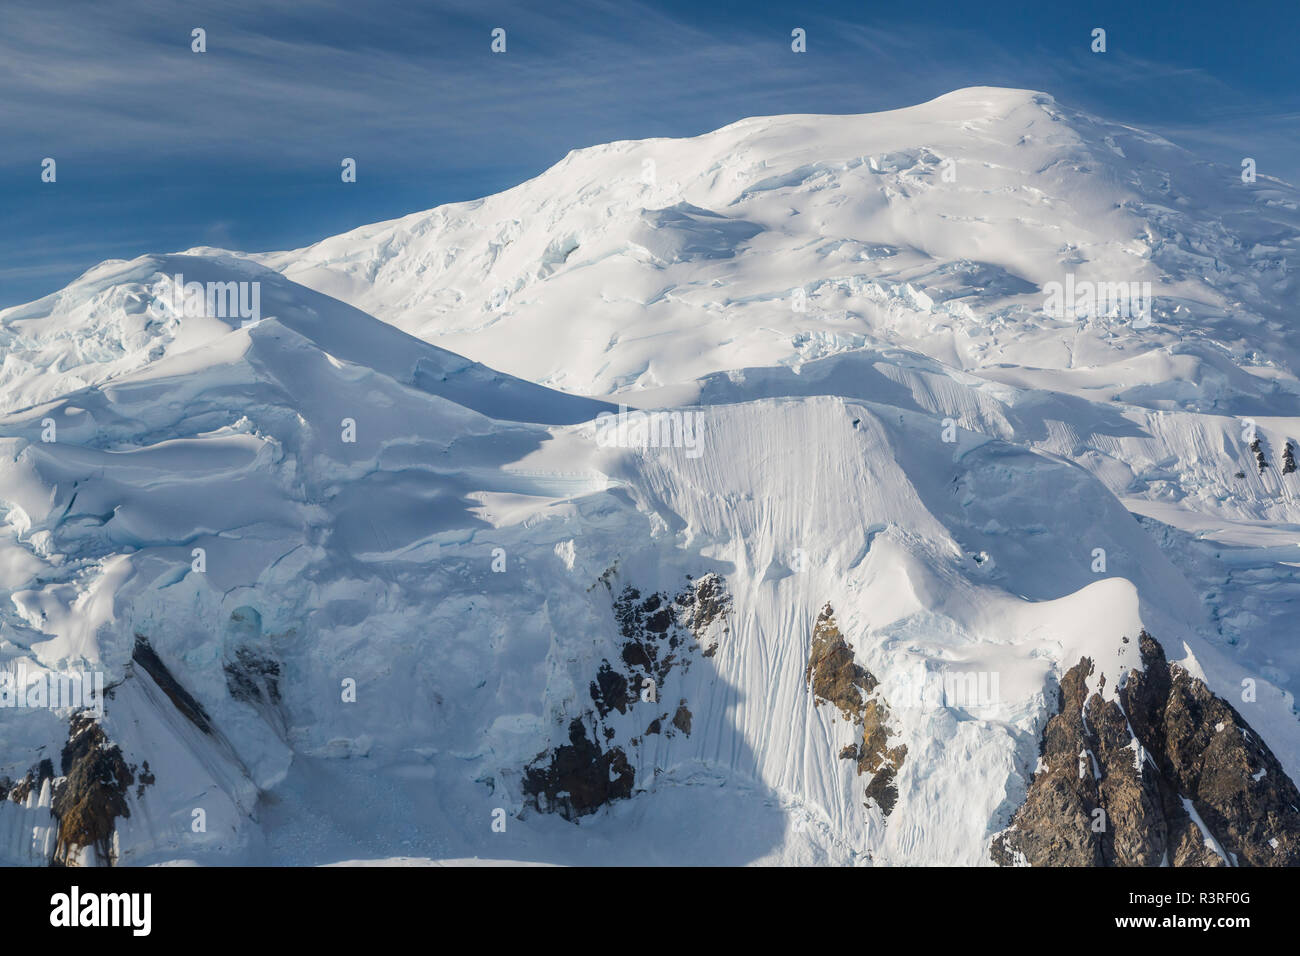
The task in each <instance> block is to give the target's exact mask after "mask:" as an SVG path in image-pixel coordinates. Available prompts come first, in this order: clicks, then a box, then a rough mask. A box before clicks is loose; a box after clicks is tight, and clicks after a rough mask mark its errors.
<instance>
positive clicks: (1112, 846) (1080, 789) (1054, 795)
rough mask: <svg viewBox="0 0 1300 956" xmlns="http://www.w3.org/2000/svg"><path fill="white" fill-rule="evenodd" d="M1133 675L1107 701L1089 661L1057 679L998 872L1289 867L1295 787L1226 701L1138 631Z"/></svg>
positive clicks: (1297, 834)
mask: <svg viewBox="0 0 1300 956" xmlns="http://www.w3.org/2000/svg"><path fill="white" fill-rule="evenodd" d="M1139 642H1140V644H1139V650H1140V653H1141V658H1142V669H1141V670H1138V669H1133V670H1131V671H1129V672H1128V673H1127V674H1126V675H1125V677H1124V681H1123V685H1122V686H1121V687H1120V688H1119V689H1118V691H1117V692H1116V693H1115V694H1114V696H1113V697H1112V699H1110V700H1107V699H1106V698H1105V696H1104V687H1099V688H1098V689H1097V690H1096V691H1093V692H1091V693H1089V691H1088V678H1089V677H1090V676H1091V675H1092V673H1093V670H1094V665H1093V661H1091V660H1090V659H1088V658H1083V659H1082V660H1080V661H1079V663H1078V664H1076V665H1075V666H1074V667H1072V668H1070V670H1069V671H1068V672H1066V674H1065V676H1064V677H1063V678H1062V680H1061V685H1060V690H1059V704H1058V708H1057V711H1058V712H1057V713H1056V714H1055V715H1054V716H1053V717H1052V718H1051V719H1050V720H1049V721H1048V722H1047V726H1046V728H1045V729H1044V731H1043V739H1042V745H1041V751H1040V753H1041V756H1040V758H1039V766H1038V769H1037V771H1036V772H1035V774H1034V777H1033V780H1032V782H1031V784H1030V786H1029V791H1028V794H1027V796H1026V799H1025V802H1024V804H1023V805H1022V806H1021V807H1020V809H1019V810H1018V811H1017V812H1016V814H1015V816H1014V818H1013V819H1012V822H1011V826H1010V827H1008V828H1007V829H1006V830H1005V831H1003V832H1002V833H1000V834H998V836H997V837H995V838H994V840H993V844H992V848H991V853H992V857H993V860H994V861H995V862H997V863H998V864H1000V865H1004V866H1005V865H1018V864H1019V865H1025V864H1027V865H1030V866H1159V865H1161V864H1163V863H1168V864H1169V865H1172V866H1221V865H1224V864H1225V863H1231V864H1240V865H1250V866H1295V865H1300V809H1298V808H1300V792H1297V790H1296V786H1295V784H1294V783H1293V782H1292V781H1291V780H1290V778H1288V777H1287V775H1286V774H1285V772H1284V771H1283V770H1282V767H1281V765H1280V764H1279V763H1278V761H1277V759H1276V758H1275V757H1274V756H1273V754H1272V752H1271V751H1270V750H1269V749H1268V747H1267V746H1265V744H1264V742H1263V741H1262V740H1260V738H1259V736H1258V735H1257V734H1256V733H1255V732H1254V731H1253V730H1252V729H1251V727H1250V725H1249V724H1247V723H1246V721H1245V719H1244V718H1243V717H1242V716H1241V714H1239V713H1238V712H1237V711H1236V709H1234V708H1233V707H1232V705H1230V704H1229V703H1228V702H1227V701H1225V700H1223V699H1222V698H1220V697H1216V696H1215V695H1214V694H1213V693H1211V691H1210V689H1209V688H1208V687H1207V686H1206V685H1205V683H1204V682H1203V681H1202V680H1200V679H1199V678H1197V677H1194V676H1193V675H1192V674H1190V673H1188V671H1187V670H1185V669H1184V668H1182V667H1180V666H1179V665H1177V664H1170V663H1169V662H1168V661H1167V660H1166V659H1165V654H1164V650H1163V648H1161V646H1160V644H1159V642H1158V641H1156V640H1155V638H1153V637H1151V635H1149V634H1147V633H1146V631H1143V632H1142V633H1141V635H1140V637H1139Z"/></svg>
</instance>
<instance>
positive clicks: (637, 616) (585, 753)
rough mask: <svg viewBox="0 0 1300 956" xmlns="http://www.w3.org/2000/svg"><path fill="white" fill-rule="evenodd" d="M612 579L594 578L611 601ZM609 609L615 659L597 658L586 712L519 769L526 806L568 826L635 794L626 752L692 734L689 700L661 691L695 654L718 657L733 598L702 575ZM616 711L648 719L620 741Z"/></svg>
mask: <svg viewBox="0 0 1300 956" xmlns="http://www.w3.org/2000/svg"><path fill="white" fill-rule="evenodd" d="M611 578H612V569H611V571H609V572H607V573H606V574H604V575H602V576H601V578H600V581H601V583H602V584H604V585H605V587H606V588H608V589H609V590H610V593H611V596H612V595H613V585H612V583H611ZM688 580H689V576H688ZM613 607H614V618H615V620H616V621H617V623H618V626H619V633H620V638H621V640H620V644H619V655H618V660H617V661H616V662H614V663H611V662H610V661H609V660H608V659H604V660H602V661H601V664H600V667H599V669H598V670H597V672H596V675H595V679H594V680H592V681H591V682H590V684H589V687H588V694H589V696H590V698H591V707H588V708H585V709H584V710H583V712H582V713H581V714H580V715H579V716H576V717H573V718H571V719H570V720H569V721H568V730H567V732H568V739H569V742H568V743H567V744H561V745H559V746H556V747H553V748H551V749H549V750H547V751H544V752H542V753H540V754H538V755H537V757H536V758H535V759H534V760H533V761H532V763H530V764H529V765H528V766H527V767H526V768H525V770H524V781H523V792H524V794H525V796H526V797H527V798H529V799H530V801H531V805H532V807H533V808H534V809H536V810H538V811H541V812H553V813H559V814H561V815H562V816H563V817H564V818H565V819H567V820H571V821H574V822H576V821H577V818H578V817H581V816H585V815H587V814H590V813H594V812H595V811H596V810H598V809H599V808H600V807H602V806H604V805H606V804H608V803H610V802H612V801H614V800H622V799H626V798H627V797H630V796H632V794H633V793H634V792H636V789H637V788H636V784H637V774H636V770H635V769H634V768H633V766H632V764H631V762H630V761H629V759H628V753H627V749H628V748H633V747H637V746H638V745H639V744H640V743H641V742H642V740H643V738H645V737H649V736H653V735H658V734H663V735H666V736H667V737H670V738H671V737H673V736H675V735H676V734H677V733H679V732H680V733H682V734H685V735H687V736H689V735H690V733H691V720H692V714H691V711H690V707H689V704H688V701H687V700H686V698H684V697H679V698H678V701H677V703H676V704H669V703H668V701H669V698H668V697H667V696H666V695H664V689H665V687H666V686H671V685H672V681H671V677H672V675H673V672H674V670H675V669H679V670H680V672H681V673H683V674H684V673H685V672H686V671H687V670H689V669H690V666H691V663H692V659H693V658H694V657H696V656H697V655H698V656H700V657H704V658H708V657H712V656H713V655H714V654H715V653H716V652H717V650H718V647H719V646H720V645H719V642H720V641H721V640H722V639H723V638H724V637H725V636H726V634H727V633H728V631H729V628H728V627H727V625H726V617H727V615H728V613H729V612H730V610H731V597H730V595H729V594H728V593H727V589H726V583H725V582H724V581H723V580H722V578H721V577H719V576H718V575H716V574H708V575H704V576H702V577H700V578H698V579H696V580H693V581H690V583H689V584H688V585H687V586H686V587H684V588H683V589H682V590H681V591H679V592H678V593H677V595H676V596H673V597H670V596H669V595H668V594H667V593H664V592H652V593H651V594H649V595H647V596H644V597H643V596H642V594H641V592H640V591H638V590H637V589H636V588H634V587H631V586H626V587H624V588H623V590H622V591H621V592H620V593H619V594H618V595H617V596H616V597H613ZM715 623H716V624H717V625H718V626H717V627H714V625H715ZM614 714H618V715H620V716H627V717H634V716H635V715H637V714H646V715H649V717H648V720H647V722H646V724H645V729H644V730H643V731H641V732H640V733H638V734H635V735H633V736H631V737H630V738H627V739H620V734H619V728H618V727H617V726H615V721H614V720H612V719H611V718H612V715H614ZM637 726H640V725H639V724H638V725H637ZM659 769H660V768H658V767H656V768H654V770H653V772H655V773H657V772H659Z"/></svg>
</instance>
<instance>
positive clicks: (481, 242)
mask: <svg viewBox="0 0 1300 956" xmlns="http://www.w3.org/2000/svg"><path fill="white" fill-rule="evenodd" d="M1240 173H1241V171H1240V170H1233V169H1225V168H1222V167H1215V166H1212V165H1210V164H1207V163H1204V162H1201V161H1199V160H1197V159H1196V158H1195V157H1194V156H1193V155H1191V154H1190V153H1188V152H1186V151H1185V150H1182V149H1180V148H1178V147H1176V146H1174V145H1173V144H1171V143H1168V142H1166V141H1164V140H1162V139H1160V138H1159V137H1156V136H1153V135H1150V134H1147V133H1144V132H1142V131H1140V130H1136V129H1132V128H1129V127H1124V126H1119V125H1116V124H1112V123H1107V122H1104V121H1102V120H1099V119H1096V118H1094V117H1091V116H1087V115H1085V114H1082V113H1079V112H1077V111H1074V110H1071V109H1068V108H1066V107H1064V106H1061V105H1058V104H1057V103H1056V102H1055V101H1054V100H1053V99H1052V97H1051V96H1048V95H1046V94H1043V93H1034V92H1028V91H1021V90H1003V89H988V88H980V89H969V90H960V91H957V92H955V93H951V94H949V95H947V96H943V97H940V98H939V99H936V100H934V101H932V102H929V103H925V104H923V105H920V106H915V107H912V108H909V109H902V110H896V111H893V112H887V113H877V114H869V115H861V116H778V117H761V118H753V119H746V120H742V121H741V122H738V123H735V124H732V125H731V126H727V127H724V128H723V129H720V130H718V131H716V132H713V133H707V134H705V135H703V136H698V137H695V138H692V139H681V140H666V139H656V140H642V141H633V142H618V143H610V144H607V145H604V146H597V147H592V148H590V149H582V150H576V151H574V152H572V153H570V154H569V155H568V156H567V157H565V159H564V160H563V161H561V162H560V163H558V164H557V165H556V166H554V167H553V168H551V169H549V170H547V171H546V172H545V173H543V174H542V175H541V176H538V177H537V178H536V179H534V180H531V181H529V182H526V183H524V184H522V185H520V186H518V187H516V188H514V189H511V190H507V191H506V192H503V193H500V194H498V195H496V196H491V197H488V198H486V199H482V200H477V201H474V202H469V203H459V204H455V205H449V206H441V207H438V208H437V209H433V210H431V211H429V212H422V213H416V214H414V215H410V216H406V217H404V218H402V219H399V220H394V221H392V222H387V223H379V224H376V225H372V226H366V227H363V228H361V229H357V230H354V231H352V232H349V233H345V234H343V235H340V236H335V237H333V238H330V239H326V240H323V241H322V242H319V243H316V244H315V245H312V246H309V247H307V248H304V249H299V250H295V251H292V252H283V253H273V254H268V255H259V256H256V257H255V258H257V259H258V260H260V261H262V262H264V263H265V264H267V265H269V266H271V267H272V268H275V269H277V270H280V271H282V272H284V273H285V274H286V275H288V276H290V277H292V278H293V279H295V280H296V281H298V282H301V283H303V284H305V285H308V286H311V287H312V288H315V289H318V290H320V291H322V292H325V293H327V294H329V295H333V296H337V297H339V298H342V299H344V300H345V301H348V302H351V303H353V304H354V305H356V306H358V307H359V308H362V309H364V310H365V311H367V312H370V313H371V314H373V315H376V316H378V317H380V318H383V319H385V320H386V321H389V322H392V323H393V324H395V325H397V326H398V327H400V328H402V329H405V330H407V331H410V332H412V333H413V334H415V335H418V336H420V337H422V338H426V339H430V340H435V339H436V340H437V341H438V342H439V344H442V345H445V346H446V347H448V348H450V349H453V350H455V351H457V352H461V353H463V354H465V355H469V356H471V357H473V358H478V359H480V360H482V361H487V362H490V363H495V364H497V365H498V366H499V367H502V368H504V369H505V370H506V371H509V372H512V373H514V374H516V375H519V376H521V377H523V378H527V379H530V380H533V381H540V382H545V383H548V384H552V385H555V386H557V387H561V388H565V389H568V390H570V391H577V392H581V393H587V394H595V393H602V394H603V393H608V392H613V391H616V390H623V389H639V388H647V387H654V386H659V385H671V384H677V383H682V382H689V381H693V380H694V379H696V378H699V377H701V376H703V375H705V374H708V373H711V372H715V371H719V370H726V369H741V368H746V367H753V366H771V365H786V366H794V367H798V366H799V365H801V364H802V363H804V362H806V361H808V360H809V359H813V358H817V357H820V356H824V355H826V354H828V353H832V352H837V351H842V350H845V349H851V348H857V347H861V346H863V345H875V346H881V345H887V344H901V345H905V346H907V347H908V348H911V349H915V350H918V351H921V352H923V353H925V354H926V355H929V356H932V357H934V358H937V359H939V360H941V361H943V362H944V363H946V364H948V365H952V366H956V367H959V368H964V369H968V370H982V371H985V372H987V373H988V374H990V375H991V376H993V377H1001V378H1002V380H1010V381H1013V382H1016V383H1019V384H1024V385H1029V386H1036V385H1038V384H1040V383H1042V382H1043V380H1044V379H1043V376H1044V375H1048V374H1050V375H1052V378H1051V385H1052V387H1053V388H1054V389H1057V390H1060V389H1063V388H1065V389H1069V390H1070V391H1072V392H1074V393H1076V394H1083V393H1087V394H1088V395H1090V396H1094V397H1096V396H1104V397H1106V398H1120V399H1122V400H1124V401H1127V402H1132V403H1134V404H1139V405H1144V406H1148V407H1166V406H1165V405H1164V404H1162V403H1169V402H1172V403H1176V404H1177V405H1179V406H1185V405H1191V406H1194V407H1196V408H1198V410H1208V409H1211V408H1216V407H1219V408H1221V407H1223V406H1224V404H1225V403H1229V404H1231V400H1232V399H1234V398H1238V397H1241V396H1253V397H1259V396H1268V397H1269V399H1270V401H1271V402H1273V404H1274V405H1275V411H1274V413H1275V414H1276V413H1278V410H1277V409H1276V405H1277V404H1278V402H1281V403H1282V404H1283V407H1284V411H1283V413H1285V414H1295V410H1296V407H1297V406H1296V397H1295V396H1296V391H1297V389H1296V387H1295V372H1296V362H1295V358H1296V351H1295V347H1296V341H1297V340H1296V338H1295V329H1294V325H1293V323H1292V322H1290V321H1289V318H1290V317H1291V309H1292V303H1293V301H1294V298H1295V293H1296V289H1297V283H1296V279H1295V277H1294V267H1293V266H1292V267H1288V261H1290V262H1292V263H1294V261H1295V256H1296V252H1297V236H1298V235H1300V231H1298V230H1300V211H1298V209H1297V201H1298V199H1300V197H1298V196H1297V193H1296V190H1295V189H1294V188H1293V187H1291V186H1288V185H1286V184H1284V183H1281V182H1279V181H1277V180H1273V179H1269V178H1268V177H1267V176H1262V177H1260V178H1259V179H1258V180H1257V181H1256V182H1254V183H1251V184H1245V183H1243V182H1242V181H1241V177H1240ZM1070 275H1073V277H1074V279H1075V280H1076V281H1077V283H1079V284H1080V285H1079V288H1080V289H1082V287H1083V284H1086V283H1106V284H1109V283H1133V282H1136V283H1139V284H1140V283H1143V282H1149V283H1151V294H1152V306H1151V314H1150V315H1149V317H1148V318H1149V320H1150V322H1151V325H1150V326H1149V327H1142V328H1134V327H1133V326H1134V324H1135V323H1134V321H1132V320H1131V319H1127V318H1124V317H1122V316H1120V315H1118V314H1116V315H1108V314H1107V313H1108V312H1110V311H1113V312H1116V313H1118V311H1119V310H1118V309H1115V310H1109V309H1107V308H1106V307H1104V306H1102V305H1100V304H1099V303H1095V302H1094V303H1093V304H1092V305H1091V306H1090V305H1089V304H1088V303H1087V302H1085V301H1084V300H1083V298H1082V296H1078V297H1076V299H1075V301H1074V302H1073V308H1072V309H1071V310H1070V312H1069V314H1068V315H1067V316H1066V317H1065V320H1064V321H1062V320H1059V319H1056V318H1049V317H1048V316H1046V315H1044V314H1043V308H1044V305H1045V295H1044V291H1043V289H1044V286H1046V285H1047V284H1049V283H1053V282H1056V283H1065V282H1066V281H1067V276H1070ZM800 308H802V309H804V310H805V311H798V310H799V309H800ZM1136 324H1138V325H1143V323H1142V322H1140V321H1139V322H1137V323H1136ZM559 329H562V330H564V334H563V335H556V334H555V331H556V330H559ZM1008 367H1009V368H1008ZM1061 371H1068V372H1069V374H1066V375H1060V374H1057V373H1059V372H1061ZM1174 378H1176V379H1178V384H1177V385H1172V384H1171V379H1174ZM1233 411H1234V412H1235V411H1236V409H1235V408H1234V409H1233Z"/></svg>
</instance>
